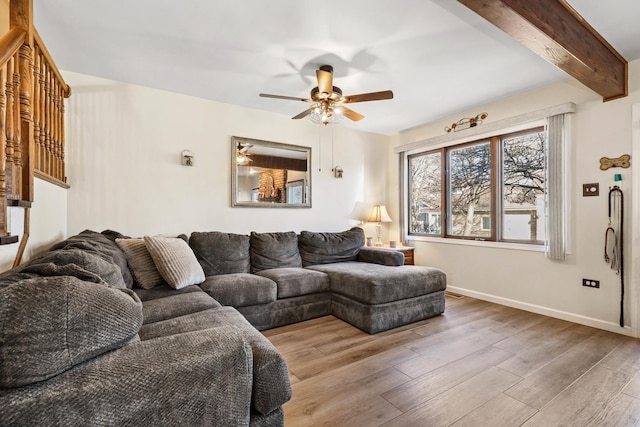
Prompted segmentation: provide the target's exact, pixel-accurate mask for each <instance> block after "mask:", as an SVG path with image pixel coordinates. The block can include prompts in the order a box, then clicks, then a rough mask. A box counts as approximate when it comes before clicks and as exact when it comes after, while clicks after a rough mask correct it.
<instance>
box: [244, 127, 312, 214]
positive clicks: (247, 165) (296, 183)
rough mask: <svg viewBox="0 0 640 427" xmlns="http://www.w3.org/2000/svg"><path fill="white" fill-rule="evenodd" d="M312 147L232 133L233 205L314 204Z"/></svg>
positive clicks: (290, 205)
mask: <svg viewBox="0 0 640 427" xmlns="http://www.w3.org/2000/svg"><path fill="white" fill-rule="evenodd" d="M310 168H311V148H310V147H302V146H299V145H290V144H281V143H278V142H271V141H261V140H259V139H251V138H242V137H239V136H233V137H231V206H234V207H235V206H248V207H268V208H310V207H311V173H310Z"/></svg>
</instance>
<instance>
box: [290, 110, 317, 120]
mask: <svg viewBox="0 0 640 427" xmlns="http://www.w3.org/2000/svg"><path fill="white" fill-rule="evenodd" d="M311 110H312V108H308V109H306V110H304V111H303V112H302V113H300V114H298V115H297V116H293V117H291V118H292V119H301V118H303V117H307V116H308V115H309V114H311Z"/></svg>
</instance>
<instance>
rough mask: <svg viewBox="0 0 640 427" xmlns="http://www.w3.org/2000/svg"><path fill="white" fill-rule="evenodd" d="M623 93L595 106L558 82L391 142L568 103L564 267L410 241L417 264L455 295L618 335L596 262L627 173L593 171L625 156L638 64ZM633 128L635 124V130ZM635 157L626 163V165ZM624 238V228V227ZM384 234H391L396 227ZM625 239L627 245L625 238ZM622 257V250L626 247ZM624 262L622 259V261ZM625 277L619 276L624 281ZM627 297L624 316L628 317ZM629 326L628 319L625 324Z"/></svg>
mask: <svg viewBox="0 0 640 427" xmlns="http://www.w3.org/2000/svg"><path fill="white" fill-rule="evenodd" d="M629 70H630V78H629V84H630V87H629V92H630V95H629V96H628V97H626V98H622V99H619V100H615V101H609V102H606V103H603V102H602V99H601V98H600V97H598V96H597V95H596V94H594V93H593V92H591V91H590V90H588V89H586V88H585V87H583V86H582V85H580V84H579V83H577V82H575V81H573V80H569V81H567V82H564V83H560V84H556V85H553V86H550V87H546V88H543V89H539V90H536V91H532V92H530V93H527V94H525V95H522V96H518V97H514V98H511V99H506V100H503V101H500V102H496V103H494V104H490V105H485V106H478V108H476V109H474V110H472V111H464V112H461V113H460V114H458V115H456V116H454V117H448V118H446V119H444V120H441V121H439V122H437V123H432V124H429V125H425V126H421V127H418V128H415V129H411V130H409V131H406V132H403V133H401V134H400V135H399V136H395V137H394V138H393V142H392V143H393V145H394V146H397V145H401V144H406V143H410V142H415V141H420V140H424V139H427V138H430V137H434V136H438V135H442V134H443V133H444V130H443V128H444V126H445V125H450V124H451V123H453V122H456V121H458V120H459V119H460V118H462V117H472V116H475V115H476V114H478V113H479V112H482V111H486V112H488V113H489V117H488V119H487V120H486V123H488V122H490V121H496V120H500V119H503V118H508V117H513V116H516V115H519V114H522V113H526V112H531V111H535V110H539V109H542V108H546V107H550V106H554V105H558V104H562V103H565V102H569V101H572V102H575V103H576V104H577V113H576V114H575V117H574V119H573V136H574V138H573V151H572V154H571V159H572V160H571V164H572V166H571V170H570V171H569V180H570V185H571V192H570V202H571V204H572V212H571V213H570V216H569V228H570V230H571V242H570V245H571V248H572V252H571V254H570V255H569V258H568V259H567V260H566V261H565V262H553V261H549V260H547V259H546V258H545V257H544V254H543V253H541V252H526V251H516V250H506V249H501V248H488V247H478V246H464V245H457V244H451V243H446V242H443V243H440V242H424V241H413V242H412V244H414V245H415V247H416V252H415V256H416V261H417V263H418V264H423V265H431V266H435V267H438V268H441V269H442V270H444V271H445V272H446V273H447V275H448V280H449V286H451V287H453V288H455V289H456V290H457V291H459V292H461V293H466V294H468V295H471V296H476V297H480V298H484V299H488V300H493V301H498V302H502V303H506V304H508V305H513V306H517V307H522V308H525V309H529V310H532V311H537V312H542V313H546V314H550V315H553V316H556V317H561V318H566V319H570V320H573V321H577V322H580V323H584V324H589V325H593V326H598V327H601V328H605V329H610V330H613V331H616V332H622V333H629V331H628V330H626V331H623V330H621V328H620V327H619V326H618V318H619V300H620V284H619V277H618V276H616V274H615V273H614V272H613V271H612V270H610V269H609V266H608V265H607V264H606V263H605V262H604V260H603V246H604V231H605V228H606V226H607V193H608V187H609V185H610V183H611V182H612V181H613V174H614V173H621V174H622V175H623V183H622V185H623V189H624V190H625V206H626V218H628V220H627V224H630V218H631V217H632V215H638V212H633V213H632V212H631V209H630V207H631V191H629V190H631V187H632V185H633V184H635V183H633V184H632V182H631V169H620V168H617V169H610V170H608V171H606V172H605V171H601V170H600V169H599V165H600V163H599V159H600V158H601V157H603V156H606V157H618V156H620V155H622V154H630V153H631V148H632V146H631V130H632V122H631V108H632V105H633V104H636V103H638V102H640V86H639V81H640V61H635V62H634V63H632V64H630V67H629ZM636 126H637V124H636ZM637 161H638V159H635V160H634V159H632V161H631V164H632V167H636V166H635V164H636V163H635V162H637ZM389 167H390V169H391V170H392V172H391V173H390V176H398V172H397V170H398V168H397V155H394V156H393V159H391V160H390V161H389ZM592 182H599V183H600V196H599V197H582V184H583V183H592ZM389 188H390V200H391V202H390V204H391V205H392V206H393V205H397V204H398V191H397V188H398V181H397V180H395V182H392V183H391V185H390V187H389ZM626 231H627V236H630V235H631V234H630V232H629V231H630V230H629V228H628V227H627V230H626ZM392 233H393V234H395V235H396V236H398V228H397V227H395V228H394V229H393V230H392ZM628 241H630V240H628ZM626 253H627V254H628V253H629V246H628V245H627V252H626ZM627 259H630V258H627ZM630 276H631V274H630V273H629V274H627V282H629V278H630ZM582 278H589V279H596V280H600V289H590V288H586V287H583V286H582ZM629 301H630V298H629V294H627V298H626V310H625V311H626V313H630V307H629ZM626 324H627V325H628V324H629V315H627V322H626Z"/></svg>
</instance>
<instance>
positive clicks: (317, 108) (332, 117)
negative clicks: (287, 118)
mask: <svg viewBox="0 0 640 427" xmlns="http://www.w3.org/2000/svg"><path fill="white" fill-rule="evenodd" d="M309 119H310V120H311V121H312V122H313V123H316V124H319V125H325V126H326V125H328V124H336V123H340V122H341V121H342V119H344V116H343V115H342V110H341V109H340V108H339V107H338V108H336V107H334V105H333V103H331V102H326V101H325V102H319V103H317V104H314V105H312V106H311V113H310V114H309Z"/></svg>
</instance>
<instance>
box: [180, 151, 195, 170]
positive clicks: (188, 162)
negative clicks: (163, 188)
mask: <svg viewBox="0 0 640 427" xmlns="http://www.w3.org/2000/svg"><path fill="white" fill-rule="evenodd" d="M193 157H194V156H193V151H191V150H183V151H182V166H193Z"/></svg>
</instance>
